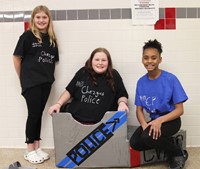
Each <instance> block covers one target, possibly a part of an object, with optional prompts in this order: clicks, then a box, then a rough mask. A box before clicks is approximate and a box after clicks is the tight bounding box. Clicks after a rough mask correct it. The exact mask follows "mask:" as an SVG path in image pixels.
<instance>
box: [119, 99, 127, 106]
mask: <svg viewBox="0 0 200 169" xmlns="http://www.w3.org/2000/svg"><path fill="white" fill-rule="evenodd" d="M121 102H124V103H125V104H126V105H128V103H127V102H126V101H124V100H121V101H119V102H118V105H119V104H120V103H121Z"/></svg>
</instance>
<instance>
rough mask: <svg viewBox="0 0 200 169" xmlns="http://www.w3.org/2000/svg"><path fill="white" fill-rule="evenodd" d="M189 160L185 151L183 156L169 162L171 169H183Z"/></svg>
mask: <svg viewBox="0 0 200 169" xmlns="http://www.w3.org/2000/svg"><path fill="white" fill-rule="evenodd" d="M187 159H188V152H187V151H186V150H184V155H183V156H175V157H173V158H172V159H171V160H170V161H169V169H183V168H184V166H185V161H186V160H187Z"/></svg>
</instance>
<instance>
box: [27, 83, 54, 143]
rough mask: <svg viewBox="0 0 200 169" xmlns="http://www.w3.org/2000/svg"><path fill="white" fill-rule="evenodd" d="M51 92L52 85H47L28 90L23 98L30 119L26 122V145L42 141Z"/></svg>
mask: <svg viewBox="0 0 200 169" xmlns="http://www.w3.org/2000/svg"><path fill="white" fill-rule="evenodd" d="M50 91H51V84H50V83H46V84H43V85H39V86H36V87H33V88H30V89H27V90H26V91H25V92H24V93H23V96H24V98H25V100H26V104H27V108H28V118H27V121H26V131H25V133H26V141H25V143H27V144H29V143H34V141H38V140H41V138H40V132H41V124H42V114H43V111H44V108H45V105H46V102H47V100H48V97H49V94H50Z"/></svg>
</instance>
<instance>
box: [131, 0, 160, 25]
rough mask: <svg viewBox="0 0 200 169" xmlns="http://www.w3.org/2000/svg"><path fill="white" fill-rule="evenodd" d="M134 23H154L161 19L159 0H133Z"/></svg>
mask: <svg viewBox="0 0 200 169" xmlns="http://www.w3.org/2000/svg"><path fill="white" fill-rule="evenodd" d="M131 12H132V24H133V25H154V24H155V23H156V21H157V20H158V19H159V4H158V0H132V1H131Z"/></svg>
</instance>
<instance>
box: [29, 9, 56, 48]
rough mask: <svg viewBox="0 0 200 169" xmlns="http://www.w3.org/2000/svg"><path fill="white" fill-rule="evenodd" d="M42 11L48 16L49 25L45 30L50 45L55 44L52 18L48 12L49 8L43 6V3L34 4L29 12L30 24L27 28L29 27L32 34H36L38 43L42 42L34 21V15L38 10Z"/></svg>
mask: <svg viewBox="0 0 200 169" xmlns="http://www.w3.org/2000/svg"><path fill="white" fill-rule="evenodd" d="M41 11H43V12H44V13H45V14H46V15H47V16H48V17H49V25H48V27H47V32H48V35H49V38H50V45H53V46H56V45H57V38H56V35H55V32H54V29H53V19H52V16H51V13H50V10H49V9H48V8H47V7H46V6H44V5H39V6H36V7H35V8H34V9H33V11H32V14H31V20H30V26H29V28H30V29H31V31H32V32H33V34H34V35H35V36H36V38H37V39H38V42H39V43H42V37H41V33H40V32H39V30H38V28H37V27H36V26H35V23H34V17H35V15H36V14H37V13H38V12H41Z"/></svg>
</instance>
